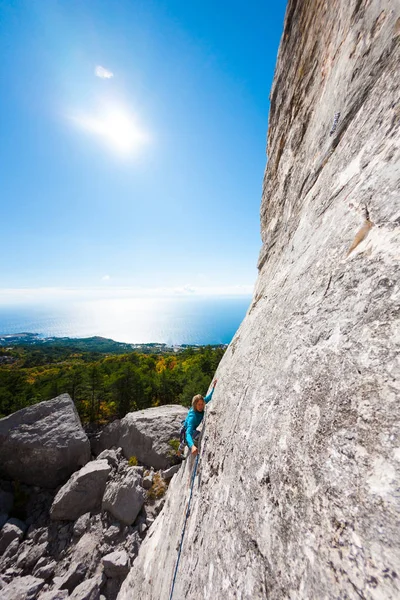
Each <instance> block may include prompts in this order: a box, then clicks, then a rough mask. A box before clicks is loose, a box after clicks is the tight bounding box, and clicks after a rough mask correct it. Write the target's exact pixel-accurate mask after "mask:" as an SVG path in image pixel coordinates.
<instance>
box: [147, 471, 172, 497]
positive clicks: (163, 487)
mask: <svg viewBox="0 0 400 600" xmlns="http://www.w3.org/2000/svg"><path fill="white" fill-rule="evenodd" d="M167 487H168V486H167V484H166V482H165V481H164V479H163V478H162V477H161V475H160V473H156V474H155V475H154V478H153V485H152V486H151V488H150V489H149V491H148V492H147V497H148V499H149V500H158V498H162V497H163V496H164V494H165V492H166V491H167Z"/></svg>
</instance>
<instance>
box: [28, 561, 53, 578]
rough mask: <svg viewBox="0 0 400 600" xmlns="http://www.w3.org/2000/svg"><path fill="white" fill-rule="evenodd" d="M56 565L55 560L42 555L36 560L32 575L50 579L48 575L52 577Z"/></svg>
mask: <svg viewBox="0 0 400 600" xmlns="http://www.w3.org/2000/svg"><path fill="white" fill-rule="evenodd" d="M56 566H57V563H56V561H55V560H52V559H51V558H50V557H48V556H46V557H45V556H43V557H42V558H40V559H39V560H38V561H37V563H36V565H35V568H34V569H33V571H32V575H34V577H40V579H50V577H53V575H54V571H55V569H56Z"/></svg>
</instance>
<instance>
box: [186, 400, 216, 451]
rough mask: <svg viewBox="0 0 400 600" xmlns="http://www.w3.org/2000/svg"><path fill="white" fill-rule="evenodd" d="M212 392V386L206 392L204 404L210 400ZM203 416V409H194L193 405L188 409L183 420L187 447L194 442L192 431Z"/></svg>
mask: <svg viewBox="0 0 400 600" xmlns="http://www.w3.org/2000/svg"><path fill="white" fill-rule="evenodd" d="M213 393H214V388H213V389H212V390H211V392H210V393H209V394H208V396H206V397H205V398H204V402H205V403H206V404H208V403H209V402H210V400H211V398H212V395H213ZM203 417H204V411H203V412H198V411H197V410H194V408H193V406H192V408H191V409H190V410H189V414H188V416H187V417H186V419H185V422H184V427H185V434H186V442H187V445H188V446H189V448H191V447H192V446H193V444H194V442H193V438H192V435H193V432H194V431H195V430H196V429H197V428H198V426H199V425H200V423H201V422H202V420H203Z"/></svg>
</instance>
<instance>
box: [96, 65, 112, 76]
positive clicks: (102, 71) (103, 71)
mask: <svg viewBox="0 0 400 600" xmlns="http://www.w3.org/2000/svg"><path fill="white" fill-rule="evenodd" d="M94 74H95V75H96V77H100V79H111V77H114V73H112V72H111V71H109V70H108V69H105V68H104V67H102V66H101V65H97V67H96V68H95V70H94Z"/></svg>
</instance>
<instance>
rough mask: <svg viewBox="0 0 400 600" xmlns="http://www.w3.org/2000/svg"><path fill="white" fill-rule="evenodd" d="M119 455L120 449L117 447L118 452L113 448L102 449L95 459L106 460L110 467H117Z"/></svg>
mask: <svg viewBox="0 0 400 600" xmlns="http://www.w3.org/2000/svg"><path fill="white" fill-rule="evenodd" d="M120 457H121V449H120V448H119V449H118V453H117V451H116V450H114V449H108V450H103V452H101V453H100V454H99V456H98V457H97V460H106V461H108V464H109V465H110V466H111V467H115V468H117V467H118V460H119V458H120Z"/></svg>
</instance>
